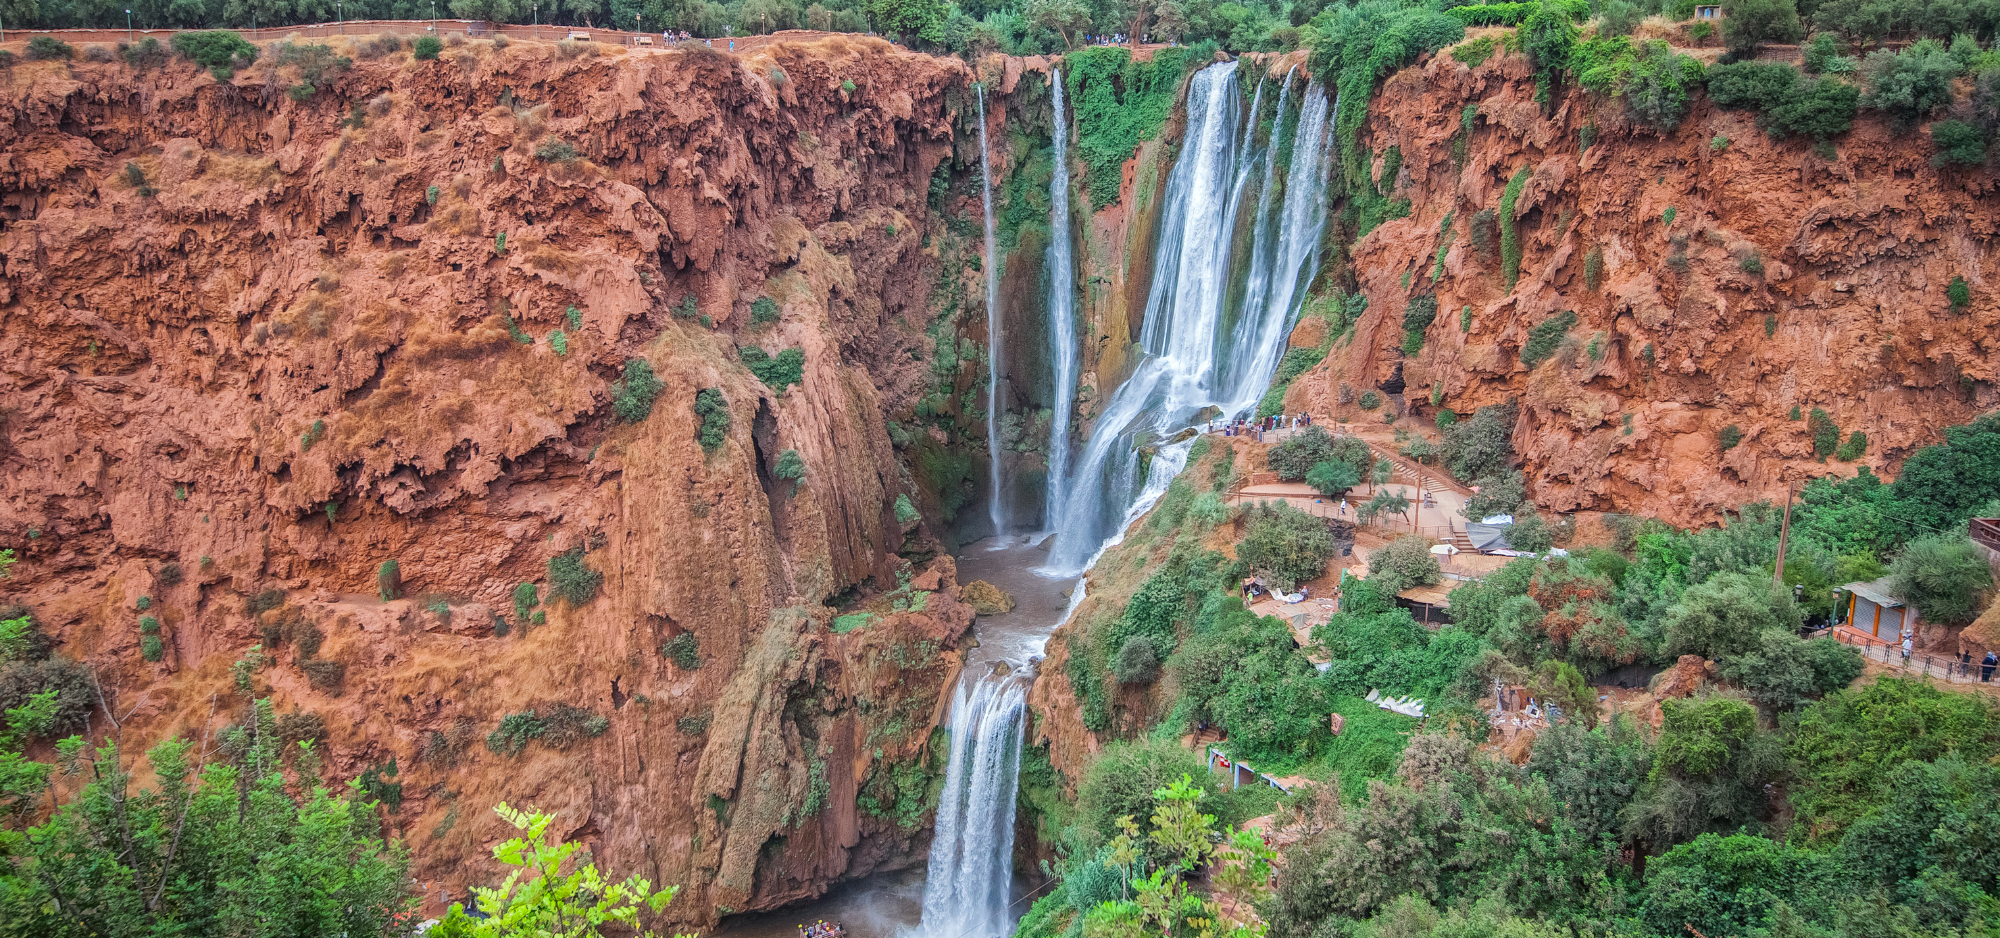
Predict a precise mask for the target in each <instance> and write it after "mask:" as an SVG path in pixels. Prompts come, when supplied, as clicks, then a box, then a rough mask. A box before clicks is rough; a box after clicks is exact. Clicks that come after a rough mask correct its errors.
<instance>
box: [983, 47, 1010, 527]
mask: <svg viewBox="0 0 2000 938" xmlns="http://www.w3.org/2000/svg"><path fill="white" fill-rule="evenodd" d="M987 162H988V161H987V157H986V86H985V85H983V84H982V85H980V86H979V197H980V201H981V203H982V204H983V205H984V206H985V208H986V260H985V266H986V460H987V471H988V473H989V475H990V476H991V479H992V483H993V494H992V497H991V498H989V499H987V502H986V514H987V515H988V516H989V517H991V518H992V519H993V533H994V534H996V535H999V534H1005V533H1006V529H1005V527H1004V521H1005V518H1006V515H1005V514H1004V513H1003V511H1002V509H1001V506H1000V242H999V239H998V238H997V237H996V236H995V235H994V230H993V171H992V169H991V168H989V167H988V166H987Z"/></svg>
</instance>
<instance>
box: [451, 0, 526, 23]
mask: <svg viewBox="0 0 2000 938" xmlns="http://www.w3.org/2000/svg"><path fill="white" fill-rule="evenodd" d="M451 12H452V13H454V14H457V15H458V16H459V17H460V18H461V19H468V20H484V21H486V22H489V23H507V22H512V21H513V20H514V19H515V18H516V17H518V16H520V15H521V9H520V6H519V3H518V0H451Z"/></svg>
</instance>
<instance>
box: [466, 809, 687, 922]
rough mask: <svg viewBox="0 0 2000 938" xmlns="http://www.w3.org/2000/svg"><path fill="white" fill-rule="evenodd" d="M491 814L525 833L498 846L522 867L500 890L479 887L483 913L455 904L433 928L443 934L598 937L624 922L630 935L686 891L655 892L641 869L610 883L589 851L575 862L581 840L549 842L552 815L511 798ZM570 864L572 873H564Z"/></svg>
mask: <svg viewBox="0 0 2000 938" xmlns="http://www.w3.org/2000/svg"><path fill="white" fill-rule="evenodd" d="M493 811H494V813H495V814H498V815H500V816H501V817H502V818H505V819H506V820H507V823H509V824H512V825H514V828H515V829H516V830H520V831H524V832H526V834H527V836H525V837H515V838H513V839H511V840H509V841H507V842H506V843H503V844H501V845H499V846H497V847H494V848H493V856H495V857H496V858H498V859H499V860H500V862H502V863H505V864H507V865H508V866H514V867H520V869H517V870H515V871H513V872H511V873H509V874H507V879H506V881H505V882H502V883H501V884H500V885H499V886H498V887H496V888H492V889H487V888H484V887H475V888H474V889H473V893H474V895H476V896H477V897H478V902H479V911H481V912H483V913H485V916H486V917H485V918H483V919H474V918H472V917H471V916H469V915H467V914H465V907H464V906H463V905H460V904H457V903H454V904H453V905H452V907H451V910H450V911H449V912H447V913H446V914H445V917H444V919H443V920H441V921H440V922H438V924H437V927H436V928H435V929H434V930H433V932H432V933H433V934H436V935H438V936H440V938H515V936H528V935H548V936H562V938H595V936H597V935H599V934H601V933H602V932H601V928H602V926H605V925H615V926H620V927H622V929H624V930H626V931H624V932H621V933H628V932H629V930H631V929H635V928H636V927H637V926H638V922H639V913H640V911H641V910H642V909H650V910H652V911H653V912H654V913H658V912H660V911H662V910H664V909H665V908H666V907H667V903H669V902H672V901H673V898H674V894H675V893H677V892H679V891H680V887H679V886H668V887H666V888H665V889H662V890H660V891H658V892H654V891H653V884H652V883H651V882H649V881H647V880H646V879H644V878H642V877H640V876H639V875H638V874H636V873H634V874H633V875H631V876H629V877H627V878H626V879H625V881H624V882H618V883H614V882H610V881H609V880H607V879H605V877H604V875H603V874H602V873H599V872H598V870H597V864H595V863H592V862H590V860H588V859H587V857H588V854H586V855H585V856H586V859H584V860H583V861H581V862H578V863H574V864H571V863H570V859H571V857H573V856H574V855H575V854H576V852H577V851H578V850H579V849H581V848H582V845H581V844H574V843H567V842H561V841H558V842H556V843H547V842H545V840H544V838H545V836H546V835H547V833H548V829H549V824H550V823H551V822H553V821H554V820H555V815H553V814H543V813H541V812H538V811H535V810H534V809H533V808H530V809H528V810H527V811H519V810H516V809H514V808H510V807H508V806H507V804H506V803H505V802H502V803H501V804H499V805H496V806H495V807H494V808H493ZM566 865H567V866H569V867H570V869H569V871H568V872H564V871H563V867H564V866H566ZM640 934H642V935H644V936H646V938H653V935H654V934H655V933H654V932H653V931H652V930H651V929H647V930H645V931H642V932H641V933H640Z"/></svg>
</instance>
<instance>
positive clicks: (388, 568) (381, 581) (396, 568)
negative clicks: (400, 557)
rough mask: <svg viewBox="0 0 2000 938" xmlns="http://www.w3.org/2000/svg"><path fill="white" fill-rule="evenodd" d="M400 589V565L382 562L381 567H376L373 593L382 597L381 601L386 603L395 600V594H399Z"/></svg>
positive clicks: (401, 580) (391, 561)
mask: <svg viewBox="0 0 2000 938" xmlns="http://www.w3.org/2000/svg"><path fill="white" fill-rule="evenodd" d="M402 588H403V566H402V564H399V563H397V562H396V561H394V560H384V561H382V566H380V567H377V568H376V569H375V592H376V593H377V594H378V595H380V596H381V597H382V601H383V602H385V603H386V602H388V601H390V600H392V599H395V598H396V594H397V593H398V592H400V591H401V590H402Z"/></svg>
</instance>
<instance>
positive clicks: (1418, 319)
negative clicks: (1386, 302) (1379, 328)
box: [1403, 293, 1438, 355]
mask: <svg viewBox="0 0 2000 938" xmlns="http://www.w3.org/2000/svg"><path fill="white" fill-rule="evenodd" d="M1437 311H1438V298H1437V294H1435V293H1423V294H1419V295H1417V296H1413V297H1410V301H1409V302H1408V303H1405V304H1404V305H1403V354H1405V355H1415V354H1417V353H1418V352H1421V351H1423V348H1424V331H1425V330H1427V329H1429V328H1430V327H1431V323H1432V322H1434V321H1436V319H1437Z"/></svg>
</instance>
